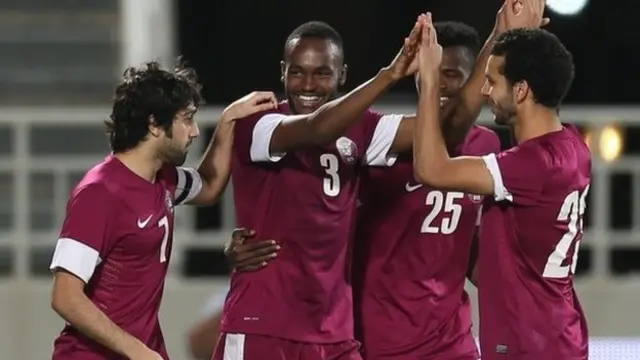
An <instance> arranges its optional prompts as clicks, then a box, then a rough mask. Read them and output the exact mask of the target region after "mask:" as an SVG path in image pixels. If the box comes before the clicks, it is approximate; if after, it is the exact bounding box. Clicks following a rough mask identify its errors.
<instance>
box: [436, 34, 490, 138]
mask: <svg viewBox="0 0 640 360" xmlns="http://www.w3.org/2000/svg"><path fill="white" fill-rule="evenodd" d="M496 36H497V35H496V32H495V31H494V32H492V33H491V35H489V38H488V39H487V41H486V42H485V44H484V46H483V48H482V50H481V51H480V54H479V55H478V58H477V60H476V65H475V67H474V69H473V72H472V73H471V76H470V77H469V79H468V80H467V82H466V83H465V85H464V86H463V87H462V89H460V93H459V94H458V96H456V97H453V98H452V99H451V100H450V101H448V102H447V103H446V104H445V105H444V107H443V108H442V114H441V119H442V125H443V127H442V132H443V136H444V137H445V140H446V142H447V145H448V146H449V147H450V148H453V147H455V146H457V145H458V144H460V143H462V141H464V138H465V137H466V136H467V132H468V131H469V129H470V128H471V126H472V125H473V124H474V123H475V121H476V119H477V118H478V116H479V115H480V111H481V110H482V106H483V105H484V104H485V97H484V96H483V95H482V86H483V85H484V82H485V75H484V72H485V68H486V66H487V61H488V59H489V56H490V55H491V48H492V47H493V42H494V40H495V37H496Z"/></svg>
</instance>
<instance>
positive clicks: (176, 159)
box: [162, 104, 200, 166]
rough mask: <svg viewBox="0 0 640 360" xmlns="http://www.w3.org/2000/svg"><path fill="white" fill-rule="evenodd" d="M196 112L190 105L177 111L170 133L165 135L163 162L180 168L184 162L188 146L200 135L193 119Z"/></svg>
mask: <svg viewBox="0 0 640 360" xmlns="http://www.w3.org/2000/svg"><path fill="white" fill-rule="evenodd" d="M196 111H197V108H196V107H195V106H194V105H193V104H191V105H189V106H188V107H187V108H186V109H183V110H180V111H178V113H177V114H176V116H175V117H174V119H173V124H172V126H171V129H170V131H168V132H166V133H165V139H164V140H165V141H164V144H163V149H162V157H163V161H164V162H166V163H169V164H171V165H175V166H180V165H182V164H184V162H185V161H186V159H187V153H188V150H189V145H191V143H192V142H193V140H194V139H195V138H196V137H198V135H200V129H199V128H198V124H197V123H196V122H195V120H194V118H193V117H194V115H195V113H196Z"/></svg>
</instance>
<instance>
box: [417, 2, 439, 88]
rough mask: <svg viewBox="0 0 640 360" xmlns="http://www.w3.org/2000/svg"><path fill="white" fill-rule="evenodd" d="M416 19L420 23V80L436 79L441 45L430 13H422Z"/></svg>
mask: <svg viewBox="0 0 640 360" xmlns="http://www.w3.org/2000/svg"><path fill="white" fill-rule="evenodd" d="M418 21H419V22H420V24H421V28H422V29H421V33H422V34H421V36H420V38H421V39H420V50H419V51H418V59H419V60H418V63H419V68H420V81H421V82H423V83H425V82H430V81H437V80H438V77H439V74H440V64H441V63H442V46H440V44H439V43H438V36H437V35H436V29H435V27H434V26H433V20H432V19H431V13H427V14H426V15H422V16H421V17H420V19H418Z"/></svg>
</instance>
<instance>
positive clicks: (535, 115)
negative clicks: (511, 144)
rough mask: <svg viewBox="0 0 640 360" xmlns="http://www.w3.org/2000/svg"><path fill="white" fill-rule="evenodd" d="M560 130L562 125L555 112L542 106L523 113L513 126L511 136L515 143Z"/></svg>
mask: <svg viewBox="0 0 640 360" xmlns="http://www.w3.org/2000/svg"><path fill="white" fill-rule="evenodd" d="M560 130H562V123H561V122H560V118H559V117H558V113H557V112H556V110H555V109H549V108H546V107H542V106H536V107H531V108H529V109H527V110H526V111H523V112H522V114H521V115H519V116H518V120H517V121H516V122H515V124H513V135H514V136H515V138H516V142H517V143H522V142H524V141H527V140H529V139H533V138H536V137H538V136H542V135H545V134H548V133H551V132H555V131H560Z"/></svg>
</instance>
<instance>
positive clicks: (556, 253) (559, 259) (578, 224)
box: [542, 185, 589, 279]
mask: <svg viewBox="0 0 640 360" xmlns="http://www.w3.org/2000/svg"><path fill="white" fill-rule="evenodd" d="M587 193H589V185H587V187H586V188H585V189H584V191H583V192H582V194H580V192H579V191H577V190H576V191H574V192H572V193H571V194H569V195H568V196H567V197H566V198H565V199H564V202H563V203H562V207H561V208H560V213H559V214H558V221H559V222H565V221H567V220H568V221H569V224H568V225H567V227H568V230H567V232H566V233H565V234H564V235H563V236H562V238H561V239H560V242H558V245H556V248H555V250H553V252H552V253H551V255H549V258H547V264H546V265H545V267H544V271H543V272H542V276H544V277H546V278H554V279H560V278H565V277H567V276H569V273H572V274H574V273H575V272H576V265H577V264H578V250H579V249H580V239H581V238H582V237H581V236H580V237H578V235H582V229H583V227H584V221H583V219H584V211H585V210H586V208H587V202H586V197H587ZM576 239H577V240H576ZM574 240H576V242H575V246H574V249H573V258H572V260H571V264H570V265H565V266H562V263H563V262H564V261H565V260H566V258H567V255H568V254H567V253H568V252H569V249H570V248H571V244H572V243H573V242H574Z"/></svg>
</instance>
